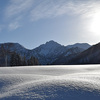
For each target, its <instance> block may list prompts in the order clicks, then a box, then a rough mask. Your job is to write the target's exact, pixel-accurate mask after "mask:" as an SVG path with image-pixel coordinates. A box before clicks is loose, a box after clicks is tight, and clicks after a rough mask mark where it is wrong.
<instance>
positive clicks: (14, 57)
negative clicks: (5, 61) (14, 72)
mask: <svg viewBox="0 0 100 100" xmlns="http://www.w3.org/2000/svg"><path fill="white" fill-rule="evenodd" d="M9 65H10V66H31V65H39V62H38V60H37V59H36V58H35V57H33V56H31V57H30V58H29V59H26V57H25V55H24V57H22V56H21V55H20V54H17V53H16V52H14V53H12V54H11V57H10V64H9Z"/></svg>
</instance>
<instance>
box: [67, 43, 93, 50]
mask: <svg viewBox="0 0 100 100" xmlns="http://www.w3.org/2000/svg"><path fill="white" fill-rule="evenodd" d="M66 47H67V48H72V47H78V48H81V49H84V50H86V49H88V48H89V47H91V46H90V45H89V44H88V43H75V44H73V45H68V46H66Z"/></svg>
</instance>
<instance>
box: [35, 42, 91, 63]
mask: <svg viewBox="0 0 100 100" xmlns="http://www.w3.org/2000/svg"><path fill="white" fill-rule="evenodd" d="M89 47H90V45H89V44H87V43H81V44H80V43H77V44H74V45H69V46H63V45H60V44H59V43H57V42H55V41H53V40H51V41H49V42H46V43H45V44H43V45H40V46H39V47H37V48H35V49H33V54H34V56H35V57H36V58H38V60H39V62H40V63H41V64H52V63H53V62H54V61H56V60H57V59H58V58H59V57H60V56H62V55H64V54H65V55H67V54H68V53H72V52H70V51H69V52H67V51H68V49H72V48H73V49H74V50H75V48H78V49H80V50H78V51H83V50H86V49H88V48H89ZM74 50H73V51H74ZM66 52H67V53H66ZM79 53H80V52H79Z"/></svg>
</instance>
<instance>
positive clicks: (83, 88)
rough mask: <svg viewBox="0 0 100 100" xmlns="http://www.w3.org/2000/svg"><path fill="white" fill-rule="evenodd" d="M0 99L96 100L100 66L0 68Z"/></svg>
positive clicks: (98, 95) (99, 96)
mask: <svg viewBox="0 0 100 100" xmlns="http://www.w3.org/2000/svg"><path fill="white" fill-rule="evenodd" d="M0 100H100V65H85V66H31V67H29V66H28V67H10V68H7V67H5V68H4V67H0Z"/></svg>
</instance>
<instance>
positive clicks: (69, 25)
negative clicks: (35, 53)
mask: <svg viewBox="0 0 100 100" xmlns="http://www.w3.org/2000/svg"><path fill="white" fill-rule="evenodd" d="M49 40H54V41H56V42H58V43H60V44H62V45H68V44H74V43H77V42H80V43H82V42H88V43H90V44H95V43H98V42H100V0H0V43H4V42H18V43H20V44H22V45H23V46H25V47H26V48H29V49H32V48H35V47H37V46H39V45H40V44H43V43H45V42H47V41H49Z"/></svg>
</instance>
